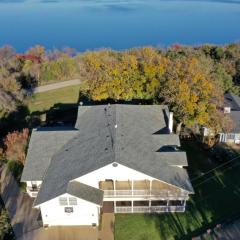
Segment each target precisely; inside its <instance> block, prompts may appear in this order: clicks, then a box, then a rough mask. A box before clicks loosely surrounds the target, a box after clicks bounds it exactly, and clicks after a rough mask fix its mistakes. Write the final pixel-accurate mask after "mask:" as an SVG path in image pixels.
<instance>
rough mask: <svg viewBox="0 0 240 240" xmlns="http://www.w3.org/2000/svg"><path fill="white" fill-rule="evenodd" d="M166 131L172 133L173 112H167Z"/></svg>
mask: <svg viewBox="0 0 240 240" xmlns="http://www.w3.org/2000/svg"><path fill="white" fill-rule="evenodd" d="M168 129H169V132H170V133H172V131H173V112H169V118H168Z"/></svg>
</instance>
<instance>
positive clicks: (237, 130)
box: [219, 93, 240, 144]
mask: <svg viewBox="0 0 240 240" xmlns="http://www.w3.org/2000/svg"><path fill="white" fill-rule="evenodd" d="M224 114H228V115H229V116H230V118H231V119H232V121H233V124H234V128H233V129H232V130H231V131H230V132H222V133H219V141H220V142H227V143H236V144H240V97H239V96H236V95H234V94H232V93H227V94H225V95H224Z"/></svg>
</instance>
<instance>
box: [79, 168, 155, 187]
mask: <svg viewBox="0 0 240 240" xmlns="http://www.w3.org/2000/svg"><path fill="white" fill-rule="evenodd" d="M105 179H112V180H118V181H127V180H145V179H146V180H155V178H152V177H150V176H148V175H146V174H143V173H141V172H138V171H136V170H133V169H131V168H128V167H125V166H123V165H121V164H118V166H117V167H113V165H112V164H109V165H107V166H105V167H102V168H99V169H98V170H95V171H93V172H90V173H88V174H86V175H84V176H82V177H79V178H77V179H75V180H76V181H79V182H82V183H85V184H87V185H90V186H92V187H95V188H99V185H98V183H99V181H104V180H105Z"/></svg>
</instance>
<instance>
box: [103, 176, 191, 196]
mask: <svg viewBox="0 0 240 240" xmlns="http://www.w3.org/2000/svg"><path fill="white" fill-rule="evenodd" d="M99 188H100V189H102V190H103V191H104V197H105V198H109V197H130V196H136V197H137V196H152V197H154V196H155V197H161V198H166V199H168V198H171V197H172V198H184V199H185V198H186V197H188V194H187V193H186V192H184V191H183V190H181V189H180V188H177V187H174V186H172V185H170V184H166V183H164V182H161V181H158V180H146V179H145V180H127V181H118V180H112V179H106V180H105V181H100V182H99Z"/></svg>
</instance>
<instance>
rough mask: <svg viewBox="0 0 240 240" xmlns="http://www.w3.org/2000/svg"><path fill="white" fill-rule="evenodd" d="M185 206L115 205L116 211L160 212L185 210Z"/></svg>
mask: <svg viewBox="0 0 240 240" xmlns="http://www.w3.org/2000/svg"><path fill="white" fill-rule="evenodd" d="M184 211H185V206H151V207H148V206H139V207H138V206H134V207H115V213H131V212H133V213H154V212H157V213H160V212H184Z"/></svg>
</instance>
